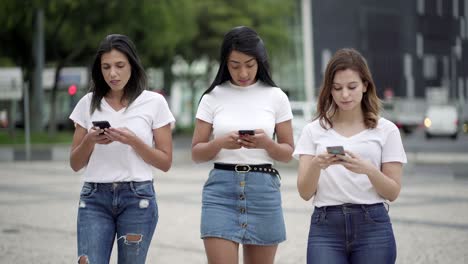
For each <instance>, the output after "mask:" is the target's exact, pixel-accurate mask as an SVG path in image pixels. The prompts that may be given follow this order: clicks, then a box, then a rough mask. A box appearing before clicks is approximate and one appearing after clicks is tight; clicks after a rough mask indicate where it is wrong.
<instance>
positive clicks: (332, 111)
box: [315, 48, 382, 129]
mask: <svg viewBox="0 0 468 264" xmlns="http://www.w3.org/2000/svg"><path fill="white" fill-rule="evenodd" d="M347 69H350V70H353V71H355V72H357V73H358V74H359V76H360V77H361V80H362V82H363V84H364V85H365V84H367V91H366V92H365V93H364V94H363V97H362V101H361V107H362V111H363V113H364V125H365V126H366V127H367V128H375V127H376V126H377V122H378V119H379V114H380V109H381V105H382V103H381V101H380V99H379V98H378V96H377V91H376V87H375V83H374V80H373V79H372V74H371V72H370V69H369V66H367V62H366V59H365V58H364V57H363V56H362V55H361V53H359V52H358V51H357V50H355V49H349V48H346V49H340V50H338V51H337V52H336V53H335V54H334V55H333V57H332V58H331V59H330V61H329V62H328V65H327V69H326V70H325V76H324V78H323V83H322V87H321V88H320V95H319V97H318V102H317V115H316V118H315V119H319V120H320V126H322V127H323V128H324V129H329V128H332V127H333V123H332V121H331V120H332V118H333V117H334V116H335V115H336V113H337V110H338V107H337V105H336V103H335V102H334V101H333V97H332V94H331V91H332V89H333V79H334V78H335V74H336V72H338V71H344V70H347Z"/></svg>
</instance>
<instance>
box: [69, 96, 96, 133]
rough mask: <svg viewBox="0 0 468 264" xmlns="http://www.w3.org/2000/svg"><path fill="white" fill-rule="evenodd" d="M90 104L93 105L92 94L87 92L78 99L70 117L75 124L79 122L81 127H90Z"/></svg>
mask: <svg viewBox="0 0 468 264" xmlns="http://www.w3.org/2000/svg"><path fill="white" fill-rule="evenodd" d="M90 105H91V96H90V95H89V94H87V95H85V96H83V97H82V98H81V99H80V100H79V101H78V103H77V104H76V106H75V108H74V109H73V111H72V113H71V114H70V116H69V118H70V119H71V120H72V121H73V122H74V123H75V124H78V125H80V126H81V127H83V128H85V129H88V127H89V126H90V123H89V122H90V113H89V108H90Z"/></svg>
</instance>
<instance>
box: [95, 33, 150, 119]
mask: <svg viewBox="0 0 468 264" xmlns="http://www.w3.org/2000/svg"><path fill="white" fill-rule="evenodd" d="M113 49H115V50H118V51H120V52H122V53H123V54H125V56H127V59H128V61H129V63H130V66H131V74H130V79H129V80H128V82H127V84H126V85H125V88H124V92H123V96H122V100H125V99H126V100H127V101H128V105H127V108H128V106H130V104H131V103H132V102H133V101H135V99H136V98H137V97H138V96H139V95H140V94H141V93H142V92H143V90H145V89H146V84H147V81H146V73H145V70H144V69H143V66H142V65H141V62H140V58H139V57H138V55H137V53H136V48H135V45H134V44H133V42H132V41H131V40H130V39H129V38H128V37H127V36H125V35H120V34H112V35H108V36H106V37H105V38H104V40H103V41H102V42H101V44H99V48H98V50H97V53H96V56H95V58H94V62H93V65H92V69H91V78H92V79H91V88H90V92H92V93H93V96H92V99H91V107H90V112H91V113H93V112H94V111H95V110H96V109H97V110H101V100H102V98H103V97H104V96H105V95H106V94H107V93H108V92H109V91H110V87H109V85H108V84H107V83H106V81H105V80H104V76H103V75H102V71H101V57H102V55H103V54H104V53H108V52H110V51H111V50H113Z"/></svg>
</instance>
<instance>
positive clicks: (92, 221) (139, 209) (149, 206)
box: [77, 181, 158, 264]
mask: <svg viewBox="0 0 468 264" xmlns="http://www.w3.org/2000/svg"><path fill="white" fill-rule="evenodd" d="M157 222H158V206H157V204H156V197H155V192H154V187H153V182H152V181H146V182H116V183H90V182H85V183H84V184H83V187H82V190H81V194H80V202H79V209H78V223H77V237H78V261H80V259H82V258H84V259H85V261H84V262H83V260H81V261H82V262H83V263H90V264H96V263H98V264H101V263H109V260H110V256H111V252H112V247H113V244H114V240H115V239H116V238H117V246H118V264H127V263H132V264H143V263H145V260H146V255H147V253H148V248H149V246H150V243H151V239H152V237H153V233H154V231H155V229H156V224H157ZM79 263H81V262H79Z"/></svg>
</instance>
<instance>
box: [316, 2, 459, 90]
mask: <svg viewBox="0 0 468 264" xmlns="http://www.w3.org/2000/svg"><path fill="white" fill-rule="evenodd" d="M467 17H468V0H379V1H377V0H353V1H348V0H312V24H313V43H314V64H315V73H314V74H315V80H316V83H317V84H319V83H321V82H322V79H323V72H324V70H325V65H326V63H327V62H328V60H329V59H330V57H331V56H332V55H333V53H334V52H335V51H336V50H338V49H340V48H344V47H349V48H355V49H357V50H359V51H360V52H361V53H362V54H363V55H364V56H365V57H366V59H367V61H368V63H369V66H370V68H371V71H372V74H373V76H374V80H375V82H376V85H377V87H378V90H379V91H378V92H379V96H381V97H383V94H384V90H385V89H387V90H391V91H392V92H393V94H394V96H398V97H409V98H413V97H414V98H423V97H425V94H426V90H427V89H428V87H442V88H443V89H447V90H448V94H449V97H450V98H451V99H457V98H460V97H462V98H467V95H468V21H467Z"/></svg>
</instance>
